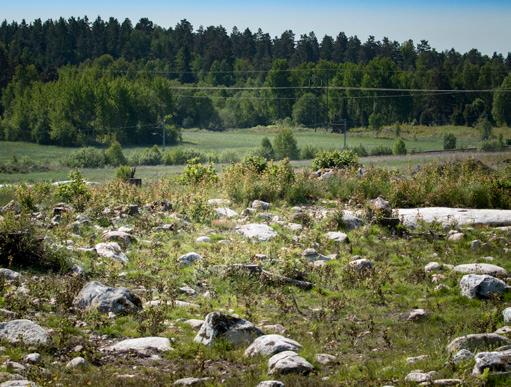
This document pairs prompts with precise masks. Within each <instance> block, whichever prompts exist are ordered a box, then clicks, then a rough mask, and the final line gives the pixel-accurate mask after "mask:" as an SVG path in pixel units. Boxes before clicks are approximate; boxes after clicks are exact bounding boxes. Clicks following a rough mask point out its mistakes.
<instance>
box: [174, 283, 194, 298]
mask: <svg viewBox="0 0 511 387" xmlns="http://www.w3.org/2000/svg"><path fill="white" fill-rule="evenodd" d="M178 290H179V291H180V292H181V293H184V294H187V295H189V296H195V295H196V294H197V292H196V291H195V289H194V288H191V287H190V286H188V285H185V286H181V287H180V288H178Z"/></svg>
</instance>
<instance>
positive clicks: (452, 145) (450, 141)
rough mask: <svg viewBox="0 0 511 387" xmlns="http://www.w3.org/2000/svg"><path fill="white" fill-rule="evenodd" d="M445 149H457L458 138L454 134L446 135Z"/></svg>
mask: <svg viewBox="0 0 511 387" xmlns="http://www.w3.org/2000/svg"><path fill="white" fill-rule="evenodd" d="M444 149H445V150H449V149H456V136H455V135H454V134H452V133H446V134H444Z"/></svg>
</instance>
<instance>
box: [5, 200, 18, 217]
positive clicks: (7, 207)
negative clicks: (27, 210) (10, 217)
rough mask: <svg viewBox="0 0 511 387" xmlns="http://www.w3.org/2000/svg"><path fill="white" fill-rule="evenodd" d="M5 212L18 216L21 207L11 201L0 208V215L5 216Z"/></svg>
mask: <svg viewBox="0 0 511 387" xmlns="http://www.w3.org/2000/svg"><path fill="white" fill-rule="evenodd" d="M7 212H14V213H15V214H19V213H20V212H21V206H20V205H19V203H17V202H15V201H14V200H11V201H10V202H9V203H7V204H6V205H5V206H3V207H0V214H5V213H7Z"/></svg>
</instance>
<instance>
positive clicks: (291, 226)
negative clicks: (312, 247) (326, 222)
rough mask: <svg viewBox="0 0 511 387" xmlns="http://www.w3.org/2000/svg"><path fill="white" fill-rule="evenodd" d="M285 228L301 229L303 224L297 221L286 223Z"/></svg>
mask: <svg viewBox="0 0 511 387" xmlns="http://www.w3.org/2000/svg"><path fill="white" fill-rule="evenodd" d="M287 228H288V229H290V230H291V231H302V230H303V226H302V225H301V224H298V223H288V225H287Z"/></svg>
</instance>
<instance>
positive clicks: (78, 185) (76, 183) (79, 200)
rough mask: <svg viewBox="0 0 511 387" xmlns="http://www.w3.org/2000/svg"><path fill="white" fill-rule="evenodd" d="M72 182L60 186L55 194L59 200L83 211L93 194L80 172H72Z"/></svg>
mask: <svg viewBox="0 0 511 387" xmlns="http://www.w3.org/2000/svg"><path fill="white" fill-rule="evenodd" d="M69 178H70V180H71V181H70V182H69V183H66V184H61V185H59V186H58V188H57V191H56V193H55V195H56V197H57V198H58V199H59V200H62V201H64V202H66V203H69V204H72V205H73V206H74V207H75V208H76V209H78V210H79V211H82V210H83V209H84V208H85V206H86V205H87V202H88V201H89V200H90V198H91V192H90V190H89V188H88V187H87V184H86V183H85V180H84V179H83V177H82V175H81V174H80V172H78V171H76V170H75V171H72V172H71V173H70V175H69Z"/></svg>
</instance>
